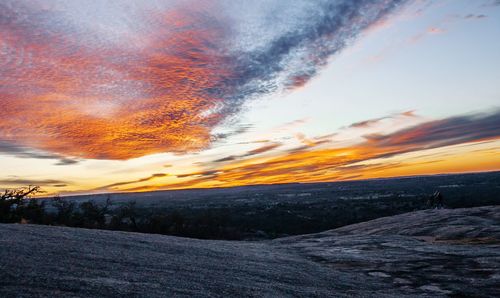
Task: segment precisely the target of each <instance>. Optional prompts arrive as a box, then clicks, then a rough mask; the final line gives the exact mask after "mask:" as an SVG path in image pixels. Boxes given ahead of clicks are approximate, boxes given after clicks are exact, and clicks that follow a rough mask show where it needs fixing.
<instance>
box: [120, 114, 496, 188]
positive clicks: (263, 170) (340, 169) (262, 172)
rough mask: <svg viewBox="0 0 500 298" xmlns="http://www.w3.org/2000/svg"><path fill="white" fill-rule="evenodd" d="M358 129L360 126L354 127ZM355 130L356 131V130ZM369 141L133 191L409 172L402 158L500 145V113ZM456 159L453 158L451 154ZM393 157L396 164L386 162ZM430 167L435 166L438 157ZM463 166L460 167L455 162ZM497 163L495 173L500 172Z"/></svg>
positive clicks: (218, 168) (245, 163) (242, 163)
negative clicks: (491, 143) (400, 169)
mask: <svg viewBox="0 0 500 298" xmlns="http://www.w3.org/2000/svg"><path fill="white" fill-rule="evenodd" d="M354 127H355V128H354V129H358V128H356V126H354ZM351 129H352V128H351ZM365 138H366V140H365V141H363V142H361V143H358V144H353V145H351V146H348V147H340V148H327V149H318V148H314V146H313V147H310V148H309V150H305V148H304V149H303V150H294V151H289V152H286V153H282V154H279V155H277V156H274V157H271V158H268V159H265V160H262V159H258V158H255V159H252V157H249V158H248V159H245V160H237V159H236V158H233V159H227V160H224V161H227V162H229V163H227V164H224V165H221V164H220V160H215V161H213V162H212V163H211V164H210V167H207V168H206V170H205V171H204V172H196V173H187V174H183V175H177V177H178V178H192V179H190V180H186V181H180V182H178V183H170V184H163V185H158V184H156V185H149V186H147V185H146V186H138V187H134V188H131V189H127V190H129V191H137V190H143V191H144V190H154V189H164V188H169V189H173V188H189V187H199V186H200V185H201V186H204V187H207V186H236V185H251V184H261V183H290V182H308V181H314V182H320V181H332V180H338V179H355V178H359V177H362V174H363V173H366V172H374V171H384V170H389V169H394V168H397V167H407V168H409V167H410V166H408V165H405V164H404V163H405V160H404V159H397V157H398V156H400V155H402V154H405V153H410V152H418V151H422V150H428V149H436V148H442V147H445V146H453V145H466V144H478V143H480V142H485V141H496V140H499V139H500V111H496V112H493V113H489V114H484V113H483V114H474V115H466V116H457V117H450V118H445V119H441V120H435V121H429V122H424V123H421V124H418V125H415V126H413V127H410V128H407V129H403V130H399V131H396V132H394V133H390V134H386V135H368V136H366V137H365ZM449 153H452V154H453V152H449ZM390 157H394V158H396V159H390V160H387V158H390ZM431 157H433V159H432V160H430V161H429V160H427V161H425V162H426V163H436V162H439V161H440V160H439V159H438V158H439V156H434V155H432V156H431ZM496 160H498V158H497V159H496ZM456 163H459V161H456ZM498 164H499V163H498V161H495V160H494V162H493V164H492V167H497V168H498Z"/></svg>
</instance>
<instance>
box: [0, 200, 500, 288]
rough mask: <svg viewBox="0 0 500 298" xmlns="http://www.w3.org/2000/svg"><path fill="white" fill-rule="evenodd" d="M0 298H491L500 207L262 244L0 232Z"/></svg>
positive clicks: (427, 214)
mask: <svg viewBox="0 0 500 298" xmlns="http://www.w3.org/2000/svg"><path fill="white" fill-rule="evenodd" d="M0 247H1V249H0V296H2V297H11V296H16V297H18V296H21V297H33V296H46V297H53V296H64V297H86V296H100V297H102V296H124V295H126V296H142V297H144V296H147V297H165V296H172V295H174V296H235V295H239V296H241V295H243V296H268V297H272V296H352V295H356V296H368V297H371V296H373V297H380V296H393V297H402V296H426V295H427V296H432V297H435V296H447V295H464V296H485V297H487V296H491V297H495V296H497V297H498V296H500V287H499V285H500V269H499V268H500V207H480V208H471V209H456V210H444V209H443V210H428V211H420V212H414V213H408V214H402V215H398V216H393V217H387V218H381V219H377V220H374V221H370V222H366V223H360V224H356V225H351V226H347V227H343V228H340V229H336V230H331V231H327V232H324V233H318V234H310V235H301V236H296V237H288V238H282V239H277V240H274V241H266V242H232V241H209V240H194V239H186V238H178V237H171V236H161V235H146V234H138V233H125V232H113V231H98V230H86V229H73V228H64V227H48V226H32V225H0Z"/></svg>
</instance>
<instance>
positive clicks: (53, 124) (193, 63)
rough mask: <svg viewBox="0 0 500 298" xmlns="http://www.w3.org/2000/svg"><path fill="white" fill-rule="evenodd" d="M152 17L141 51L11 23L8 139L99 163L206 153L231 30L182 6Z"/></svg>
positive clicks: (2, 129)
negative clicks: (224, 41) (222, 47)
mask: <svg viewBox="0 0 500 298" xmlns="http://www.w3.org/2000/svg"><path fill="white" fill-rule="evenodd" d="M12 13H13V14H14V12H12ZM33 18H35V16H33ZM150 18H151V19H152V20H154V21H152V23H154V24H156V26H155V27H154V28H152V30H151V32H149V35H147V36H137V37H136V38H135V40H138V41H141V42H144V43H146V42H147V43H148V46H147V47H145V48H140V49H135V48H133V47H132V48H130V49H128V48H125V49H117V48H113V47H112V46H102V47H100V48H97V49H94V48H93V45H85V44H82V41H78V40H75V39H74V38H73V37H72V35H70V34H64V32H55V33H54V32H50V31H47V30H44V28H42V27H38V28H36V27H34V26H35V25H36V22H35V23H34V24H33V25H32V24H25V23H22V22H16V21H17V20H16V21H13V22H12V23H9V22H7V23H6V24H4V23H2V26H1V27H0V44H3V45H4V47H5V48H7V49H9V50H10V51H11V52H12V53H15V54H11V55H9V57H10V59H11V61H7V62H6V63H2V65H1V66H2V70H1V73H2V74H4V75H3V76H2V87H1V88H0V98H1V101H0V110H1V111H2V117H0V135H1V136H2V138H3V139H4V140H7V141H10V142H12V143H15V144H18V145H20V146H28V147H34V148H37V149H41V150H45V151H49V152H57V153H60V154H63V155H66V156H75V157H83V158H97V159H129V158H133V157H138V156H142V155H147V154H151V153H159V152H165V151H170V152H186V151H195V150H200V149H203V148H206V147H207V146H208V142H209V140H210V130H211V128H212V127H213V126H214V125H216V124H218V123H219V122H220V121H221V119H222V118H223V117H224V116H223V115H222V114H218V113H217V107H218V105H219V104H220V103H221V101H222V98H220V97H219V96H217V95H216V94H210V93H209V92H208V91H207V90H210V89H213V88H215V87H216V86H217V85H218V84H220V83H221V81H222V80H224V79H226V78H227V77H228V76H230V75H231V73H230V71H229V70H228V69H226V68H225V67H224V65H227V64H228V63H227V61H223V59H224V58H222V57H219V56H218V55H215V54H214V53H215V47H216V43H217V41H218V40H220V38H221V37H222V35H223V31H224V30H223V28H221V27H219V26H218V24H217V23H216V22H213V21H212V22H201V23H200V22H199V19H194V17H193V16H192V15H191V14H190V13H188V12H186V11H183V10H173V11H170V12H168V13H166V14H158V15H151V16H150ZM30 25H32V26H30ZM131 39H132V40H134V38H131ZM5 74H7V75H5Z"/></svg>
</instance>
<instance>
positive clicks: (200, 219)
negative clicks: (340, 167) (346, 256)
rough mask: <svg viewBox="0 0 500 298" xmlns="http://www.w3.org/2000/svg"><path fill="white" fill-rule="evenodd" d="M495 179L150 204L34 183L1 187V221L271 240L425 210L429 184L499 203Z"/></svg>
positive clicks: (214, 195) (454, 202)
mask: <svg viewBox="0 0 500 298" xmlns="http://www.w3.org/2000/svg"><path fill="white" fill-rule="evenodd" d="M499 178H500V172H497V173H483V174H474V175H452V176H439V177H427V178H425V177H416V178H411V179H392V180H378V181H360V182H342V183H338V184H308V185H287V186H286V187H280V188H277V187H270V188H263V187H260V188H255V189H251V190H250V191H248V190H245V191H241V190H238V191H237V192H234V193H226V194H225V195H222V194H221V193H220V192H217V191H215V192H211V191H205V192H197V193H193V192H191V193H190V192H183V193H181V195H182V196H186V197H187V198H189V199H188V200H184V201H183V200H175V199H172V198H169V199H168V200H163V201H156V203H155V205H148V204H146V201H147V199H143V200H140V201H138V203H136V202H135V201H133V200H121V201H117V202H111V196H110V195H108V196H107V197H106V196H97V197H91V198H92V199H94V200H91V199H89V200H87V201H83V202H82V200H81V198H80V199H78V200H75V199H74V198H61V197H56V198H53V199H42V200H38V199H36V200H35V199H32V196H33V195H34V194H36V193H37V192H39V190H40V188H39V187H36V186H29V187H26V188H20V189H12V190H6V191H4V193H3V194H1V193H0V222H3V223H31V224H46V225H61V226H69V227H80V228H90V229H110V230H121V231H133V232H141V233H155V234H165V235H176V236H183V237H193V238H202V239H227V240H249V239H272V238H277V237H283V236H287V235H297V234H306V233H315V232H320V231H324V230H328V229H334V228H337V227H341V226H345V225H349V224H353V223H358V222H363V221H367V220H370V219H374V218H378V217H383V216H390V215H395V214H399V213H404V212H409V211H414V210H419V209H425V208H429V205H428V201H429V200H428V199H429V196H430V195H431V194H432V193H433V192H434V190H440V191H441V193H442V194H443V195H444V198H445V199H444V204H445V206H446V207H447V208H463V207H474V206H485V205H497V204H499V203H500V200H499V199H498V188H499V187H500V185H499V181H500V180H499ZM256 189H258V190H257V191H255V190H256ZM155 195H161V193H160V194H155ZM137 197H138V198H140V194H137ZM117 198H119V197H117ZM151 198H152V197H151V196H149V197H148V199H151ZM192 198H194V199H192Z"/></svg>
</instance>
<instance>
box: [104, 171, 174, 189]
mask: <svg viewBox="0 0 500 298" xmlns="http://www.w3.org/2000/svg"><path fill="white" fill-rule="evenodd" d="M166 176H168V174H166V173H155V174H152V175H150V176H148V177H145V178H140V179H137V180H130V181H122V182H117V183H113V184H108V185H104V186H101V187H98V188H96V189H94V190H102V189H109V188H113V187H116V186H123V185H128V184H133V183H140V182H146V181H150V180H153V179H155V178H161V177H166Z"/></svg>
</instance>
